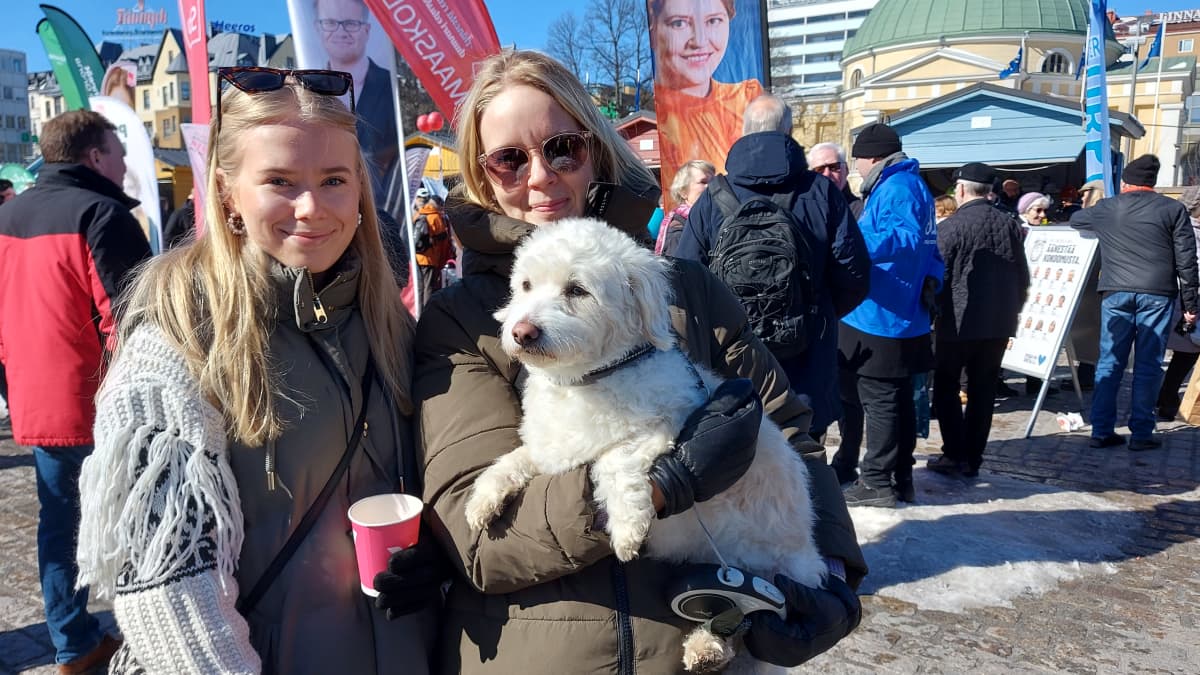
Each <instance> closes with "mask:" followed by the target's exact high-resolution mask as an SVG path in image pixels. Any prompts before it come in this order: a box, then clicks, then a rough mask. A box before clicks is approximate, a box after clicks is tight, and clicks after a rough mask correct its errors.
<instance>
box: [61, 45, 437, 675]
mask: <svg viewBox="0 0 1200 675" xmlns="http://www.w3.org/2000/svg"><path fill="white" fill-rule="evenodd" d="M220 82H221V84H222V91H221V93H220V95H219V96H218V102H219V106H218V114H217V117H216V119H215V120H214V123H213V131H212V133H211V135H210V141H209V148H210V152H209V164H208V175H207V180H208V195H209V199H208V203H207V204H205V205H203V206H204V208H206V222H207V223H208V224H209V225H208V227H207V228H206V229H205V232H204V234H203V236H201V237H200V238H199V239H198V240H197V241H196V242H195V243H194V244H190V245H188V246H184V247H182V248H178V249H175V250H172V251H170V252H168V253H165V254H163V255H161V256H159V257H158V258H156V259H154V260H153V261H151V262H150V263H149V264H148V265H147V266H146V267H145V269H144V270H143V271H142V272H141V274H140V277H139V278H138V279H137V281H136V285H135V288H134V289H133V291H132V295H131V296H130V299H129V301H128V303H127V305H126V306H125V307H124V308H123V310H122V312H121V318H120V322H119V342H118V344H117V347H116V352H115V356H114V359H113V362H112V368H111V370H110V372H109V374H108V376H107V378H106V379H105V381H104V384H103V386H102V388H101V392H100V394H99V396H98V404H97V415H96V418H97V419H96V452H95V454H94V455H92V457H91V458H90V459H89V460H88V461H87V462H86V463H85V465H84V468H83V477H82V480H81V491H82V495H83V514H84V515H83V525H82V531H81V533H80V544H79V552H78V560H79V566H80V583H90V584H91V585H92V588H94V589H97V590H99V591H100V593H101V594H103V595H107V596H108V597H111V598H113V603H114V607H115V613H116V617H117V623H118V625H119V626H120V628H121V630H122V632H123V633H124V635H125V646H124V648H123V649H122V651H121V652H119V653H118V655H117V657H116V658H115V659H114V662H113V666H112V671H113V672H127V671H139V670H144V671H146V672H154V673H184V672H187V673H198V672H237V673H243V672H260V671H261V672H268V673H275V672H278V673H332V672H339V673H376V672H383V671H384V670H389V671H391V672H394V671H392V670H391V669H394V668H396V667H398V664H403V667H404V668H405V672H416V673H421V672H426V671H427V670H428V658H427V656H428V654H429V649H430V646H431V644H432V639H433V631H434V629H435V621H434V619H433V609H432V608H431V607H430V606H429V602H432V601H433V600H435V599H436V596H437V590H436V587H437V581H436V579H433V578H432V577H434V576H436V575H429V576H428V577H426V578H424V579H423V580H422V581H424V582H428V583H422V584H416V585H412V587H411V588H409V589H407V590H408V593H406V600H408V601H411V602H410V604H409V605H407V606H404V607H401V606H399V605H395V604H394V603H393V606H392V612H391V614H393V615H394V614H398V613H402V612H404V611H408V612H412V613H410V614H408V615H407V616H405V617H404V618H403V619H401V620H397V621H390V622H389V621H388V619H387V617H386V616H385V614H384V612H381V611H379V610H378V609H376V608H375V607H373V606H372V605H373V602H372V599H371V598H369V597H368V596H366V595H365V594H364V593H363V592H362V590H361V589H360V586H359V579H358V574H357V569H356V565H355V556H354V545H353V543H352V541H351V538H350V535H349V533H348V530H349V523H348V521H347V517H346V510H347V508H348V507H349V506H350V504H351V503H353V502H354V501H355V500H357V499H360V498H362V497H366V496H369V495H374V494H380V493H388V492H398V491H402V490H404V491H408V492H415V491H417V490H418V489H419V488H418V485H417V484H416V483H417V471H416V467H415V464H414V458H413V454H412V447H411V442H410V440H409V439H410V427H409V420H408V418H407V417H406V414H407V413H408V412H409V411H411V409H412V404H411V397H410V394H409V381H410V372H411V366H410V354H409V349H410V344H411V336H412V326H411V321H410V319H409V318H408V315H407V314H406V313H405V311H404V309H403V307H402V306H401V305H400V300H399V297H400V296H399V291H398V289H397V287H396V284H395V281H394V280H393V276H392V273H391V270H390V268H389V267H388V263H387V261H386V259H385V256H384V252H383V248H382V244H381V242H380V233H379V228H378V223H377V221H376V216H375V209H374V208H373V207H372V195H371V190H370V187H369V183H368V180H369V179H368V175H367V173H366V168H365V166H364V164H363V159H362V154H361V152H360V151H359V147H358V142H357V140H356V138H355V117H354V115H353V113H352V111H350V110H348V109H346V107H345V105H344V104H343V103H342V102H341V101H339V100H338V99H337V98H336V97H337V96H340V95H343V94H345V93H346V91H347V90H348V89H349V88H350V86H351V82H350V79H349V76H348V75H347V74H345V73H338V72H334V71H275V70H270V69H263V68H234V69H222V71H221V72H220ZM327 483H328V484H329V485H330V488H329V489H328V490H323V488H324V487H325V485H326V484H327ZM322 494H325V495H326V501H325V502H324V504H323V506H322V500H321V499H319V495H322ZM314 505H315V506H314ZM310 514H311V515H310ZM306 522H308V523H311V528H308V525H306V524H305V523H306ZM301 533H302V534H301ZM425 539H426V541H423V542H422V544H420V545H419V547H420V548H417V549H412V550H411V551H410V552H409V553H407V554H405V555H406V556H408V557H421V555H424V552H428V551H430V550H434V549H435V548H436V547H435V546H431V545H430V544H432V542H431V541H430V540H431V539H432V538H431V537H426V538H425ZM290 541H295V544H294V548H292V552H291V554H290V555H288V554H281V551H282V550H283V549H285V548H287V546H285V545H286V544H288V543H289V542H290ZM277 561H281V562H277ZM406 578H407V579H408V580H410V581H411V580H412V579H414V578H415V575H414V574H412V573H411V571H410V573H409V574H407V575H406ZM392 581H395V580H394V579H393V580H392ZM388 590H389V591H391V592H390V593H387V594H385V596H384V600H385V604H387V600H388V598H389V597H390V598H391V599H392V600H395V596H396V593H395V591H397V590H399V589H398V588H397V587H395V586H393V587H389V588H388ZM427 601H429V602H427Z"/></svg>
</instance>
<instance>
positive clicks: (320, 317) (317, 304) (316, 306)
mask: <svg viewBox="0 0 1200 675" xmlns="http://www.w3.org/2000/svg"><path fill="white" fill-rule="evenodd" d="M305 276H307V277H308V290H309V291H311V292H312V297H313V316H315V317H316V318H317V323H318V324H321V325H322V326H323V325H325V324H327V323H329V315H328V314H326V313H325V305H323V304H321V296H319V295H317V287H316V286H315V285H314V284H313V278H312V272H309V271H308V270H305ZM341 278H342V275H341V273H340V272H339V273H338V275H337V276H336V277H334V278H333V281H331V282H330V283H329V284H328V285H326V286H325V287H326V288H329V286H332V285H334V284H336V283H337V282H338V280H339V279H341Z"/></svg>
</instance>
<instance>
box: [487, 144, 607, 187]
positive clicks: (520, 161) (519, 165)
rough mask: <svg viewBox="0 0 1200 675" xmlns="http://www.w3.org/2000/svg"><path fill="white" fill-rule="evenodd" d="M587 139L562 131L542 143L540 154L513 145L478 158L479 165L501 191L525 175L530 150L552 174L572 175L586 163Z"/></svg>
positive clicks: (521, 179)
mask: <svg viewBox="0 0 1200 675" xmlns="http://www.w3.org/2000/svg"><path fill="white" fill-rule="evenodd" d="M591 136H592V134H591V132H588V131H564V132H562V133H559V134H554V135H553V136H551V137H550V138H547V139H546V140H544V141H542V143H541V150H540V151H538V150H536V149H534V148H528V149H526V148H518V147H515V146H510V147H504V148H496V149H495V150H492V151H491V152H487V153H484V154H482V155H480V156H479V164H480V165H481V166H483V168H484V170H485V171H487V173H488V175H489V176H491V177H492V180H494V181H496V182H497V183H499V184H500V185H501V186H503V187H505V188H509V187H512V186H514V185H516V184H517V183H520V182H521V181H523V180H525V177H526V176H528V175H529V164H530V162H531V161H533V158H532V157H530V154H529V153H530V151H534V152H539V154H541V156H542V159H544V160H545V161H546V165H547V166H549V167H550V170H551V171H553V172H554V173H557V174H566V173H572V172H575V171H578V170H579V167H581V166H583V164H584V162H586V161H587V159H588V140H589V139H590V138H591Z"/></svg>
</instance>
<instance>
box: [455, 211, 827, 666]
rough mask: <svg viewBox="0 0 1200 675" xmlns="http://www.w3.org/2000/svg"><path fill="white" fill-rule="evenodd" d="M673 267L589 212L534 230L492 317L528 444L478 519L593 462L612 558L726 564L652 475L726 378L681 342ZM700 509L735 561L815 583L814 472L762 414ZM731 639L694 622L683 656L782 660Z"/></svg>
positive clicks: (482, 504) (487, 487)
mask: <svg viewBox="0 0 1200 675" xmlns="http://www.w3.org/2000/svg"><path fill="white" fill-rule="evenodd" d="M670 264H671V263H670V262H669V261H668V260H666V259H664V258H661V257H658V256H655V255H654V254H653V253H651V252H650V251H648V250H646V249H644V248H642V247H640V246H638V245H637V244H636V243H635V242H634V241H633V240H632V239H631V238H629V237H627V236H626V235H624V234H622V233H621V232H619V231H617V230H615V229H613V228H611V227H609V226H608V225H606V224H604V223H602V222H600V221H596V220H589V219H582V218H578V219H568V220H563V221H560V222H558V223H555V224H553V225H545V226H542V227H539V228H538V229H537V230H536V231H535V232H534V233H533V234H532V235H531V236H530V237H529V238H528V240H527V241H526V242H525V243H524V244H523V245H522V246H521V247H520V248H519V249H518V251H517V257H516V262H515V264H514V265H513V270H512V278H511V284H512V297H511V299H510V300H509V303H508V305H507V306H506V307H504V308H502V309H500V310H499V311H498V312H496V318H497V319H498V320H500V321H501V322H503V327H502V329H501V340H502V343H503V346H504V349H505V351H506V352H507V353H508V354H509V355H511V356H512V357H514V358H516V359H519V360H520V361H521V363H522V364H524V365H525V367H526V370H527V371H528V374H529V377H528V381H527V383H526V386H525V390H524V392H523V394H522V402H523V407H524V417H523V419H522V421H521V428H520V434H521V441H522V445H521V447H519V448H517V449H516V450H513V451H512V452H510V453H508V454H506V455H504V456H502V457H500V458H499V459H497V460H496V461H495V463H493V464H492V465H491V466H490V467H488V469H486V470H485V471H484V472H483V473H482V474H480V476H479V478H478V479H477V480H476V481H475V484H474V487H473V489H472V491H471V495H470V497H469V499H468V500H467V504H466V516H467V521H468V522H469V523H470V525H471V526H472V527H474V528H476V529H479V530H482V529H484V528H486V527H487V526H488V524H489V523H490V522H491V521H492V520H493V519H494V518H495V517H496V516H497V515H499V514H500V512H501V511H502V510H503V508H504V505H505V503H506V502H507V501H508V500H509V499H510V498H511V497H512V496H513V495H515V494H516V493H518V492H520V491H521V490H522V489H523V488H524V487H525V486H526V484H527V483H528V482H529V480H530V479H532V478H533V477H534V476H537V475H540V474H556V473H562V472H565V471H569V470H571V469H573V468H575V467H579V466H582V465H584V464H591V470H590V473H591V478H592V483H593V486H594V496H595V498H596V500H597V502H598V504H599V505H600V506H601V507H602V508H603V509H604V510H605V511H607V514H608V522H607V531H608V533H609V534H610V536H611V541H612V547H613V550H614V552H615V553H616V556H617V558H618V559H620V560H621V561H628V560H631V559H633V558H635V557H636V556H637V555H638V553H639V551H641V550H642V547H643V545H644V546H645V554H646V555H647V556H650V557H653V558H657V559H663V560H669V561H674V562H704V563H716V562H718V559H717V556H716V555H715V554H714V553H713V550H712V548H711V547H710V545H709V543H708V540H707V539H706V537H705V535H704V532H703V530H702V529H701V525H700V523H699V521H698V520H697V518H696V517H694V516H693V514H692V513H690V512H688V513H682V514H678V515H675V516H673V517H670V518H666V519H662V520H659V519H657V518H656V516H655V510H654V506H653V504H652V501H651V486H650V482H649V480H648V478H647V476H648V472H649V469H650V466H651V463H652V462H653V461H654V459H655V458H656V457H658V456H659V455H663V454H666V453H669V452H671V451H672V447H673V443H674V440H675V437H676V435H677V434H678V433H679V431H680V429H681V428H682V426H683V423H684V421H685V420H686V419H687V417H688V415H689V413H691V412H692V411H693V410H695V409H696V408H697V407H699V406H701V405H702V404H703V403H704V402H705V401H706V400H707V399H708V396H709V392H710V391H712V390H713V389H714V388H715V387H716V386H717V385H718V384H720V382H721V379H720V378H719V377H718V376H717V375H715V374H713V373H712V372H709V371H708V370H706V369H704V368H701V367H698V366H696V365H694V364H692V363H691V362H690V361H688V359H687V357H686V356H685V355H684V354H683V353H682V352H681V351H680V350H679V349H678V348H676V344H675V336H674V334H673V332H672V329H671V323H670V317H669V310H668V307H669V303H670V300H671V289H670V286H669V282H668V278H667V273H668V267H669V266H670ZM642 354H644V355H642ZM631 355H632V356H631ZM614 364H616V365H615V367H614ZM694 508H696V510H697V511H698V512H699V515H700V516H701V517H702V518H703V520H704V523H705V525H707V526H708V530H709V532H710V534H711V536H712V538H713V540H714V543H715V544H716V546H717V548H718V550H719V551H720V552H721V553H722V554H723V555H724V557H725V559H726V560H727V561H728V562H729V563H730V564H732V565H734V566H736V567H739V568H741V569H743V570H745V571H749V572H751V573H754V574H757V575H759V576H762V577H764V578H766V579H772V578H774V575H775V573H777V572H781V573H783V574H786V575H787V576H789V577H791V578H792V579H794V580H796V581H797V582H799V583H802V584H806V585H810V586H817V585H820V583H821V581H822V578H823V576H824V574H825V571H826V567H825V565H824V563H823V561H822V559H821V557H820V555H819V554H818V552H817V549H816V545H815V544H814V542H813V537H812V521H813V511H812V506H811V504H810V501H809V490H808V471H807V469H806V468H805V466H804V461H803V460H802V459H801V457H800V455H799V454H798V453H797V452H796V450H795V449H793V448H792V446H791V445H790V444H789V443H788V442H787V440H786V439H785V438H784V435H783V432H782V431H780V429H779V427H778V426H776V425H775V424H774V423H772V422H771V421H770V420H769V419H768V418H767V416H766V415H764V416H763V421H762V425H761V428H760V430H759V434H758V445H757V451H756V454H755V458H754V462H753V464H752V465H751V467H750V469H749V470H748V471H747V472H746V474H745V475H744V476H743V477H742V478H741V479H740V480H739V481H738V482H736V483H735V484H734V485H733V486H732V487H731V488H729V489H727V490H725V491H724V492H722V493H720V494H719V495H717V496H716V497H714V498H712V499H710V500H708V501H706V502H704V503H702V504H697V505H696V507H694ZM731 642H732V641H731V640H725V639H722V638H718V637H716V636H714V635H712V634H711V633H708V632H707V631H705V630H703V629H702V628H698V629H697V630H696V631H693V633H692V634H691V635H689V636H688V637H687V639H686V640H685V643H684V665H685V666H686V667H687V668H688V669H689V670H693V671H699V670H709V669H718V668H721V667H723V666H726V664H728V667H729V668H730V669H731V670H732V669H736V670H739V671H750V672H754V671H757V672H767V671H770V670H774V667H773V666H768V664H763V663H760V662H757V661H754V660H753V659H752V658H750V657H749V655H748V654H747V655H745V656H744V657H743V656H739V658H737V659H736V660H735V661H734V662H733V663H729V662H730V659H731V658H732V657H733V655H734V648H733V645H732V644H731Z"/></svg>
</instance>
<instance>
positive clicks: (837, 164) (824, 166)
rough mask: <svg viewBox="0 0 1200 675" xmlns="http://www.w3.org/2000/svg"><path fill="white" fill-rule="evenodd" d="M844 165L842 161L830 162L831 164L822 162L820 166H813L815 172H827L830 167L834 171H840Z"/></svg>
mask: <svg viewBox="0 0 1200 675" xmlns="http://www.w3.org/2000/svg"><path fill="white" fill-rule="evenodd" d="M842 166H843V164H842V162H830V163H829V164H821V165H819V166H814V167H812V170H813V171H814V172H815V173H825V170H826V169H830V170H832V171H840V170H841V168H842Z"/></svg>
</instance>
